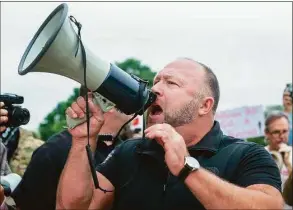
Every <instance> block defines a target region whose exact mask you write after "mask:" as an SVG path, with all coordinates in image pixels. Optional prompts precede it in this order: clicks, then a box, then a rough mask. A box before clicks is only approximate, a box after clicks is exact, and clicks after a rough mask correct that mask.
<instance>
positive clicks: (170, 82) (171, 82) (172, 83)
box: [167, 81, 177, 85]
mask: <svg viewBox="0 0 293 210" xmlns="http://www.w3.org/2000/svg"><path fill="white" fill-rule="evenodd" d="M167 83H168V84H170V85H177V83H175V82H173V81H167Z"/></svg>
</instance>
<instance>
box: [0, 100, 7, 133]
mask: <svg viewBox="0 0 293 210" xmlns="http://www.w3.org/2000/svg"><path fill="white" fill-rule="evenodd" d="M2 107H4V103H3V102H0V124H2V123H6V122H7V121H8V111H7V110H6V109H2ZM5 130H6V127H5V126H0V133H1V132H3V131H5Z"/></svg>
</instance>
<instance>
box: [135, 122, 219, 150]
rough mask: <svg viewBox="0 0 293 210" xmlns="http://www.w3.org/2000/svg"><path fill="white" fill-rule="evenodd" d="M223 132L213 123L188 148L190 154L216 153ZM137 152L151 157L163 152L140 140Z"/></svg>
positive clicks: (159, 147)
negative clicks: (203, 134) (198, 139)
mask: <svg viewBox="0 0 293 210" xmlns="http://www.w3.org/2000/svg"><path fill="white" fill-rule="evenodd" d="M222 137H223V132H222V131H221V128H220V124H219V122H217V121H214V125H213V127H212V128H211V130H210V131H209V132H208V133H207V134H206V135H205V136H204V137H203V138H202V139H201V140H200V141H199V142H198V143H197V144H195V145H193V146H190V147H188V150H189V151H190V152H193V151H203V152H205V151H206V152H212V153H217V151H218V150H219V147H220V144H221V141H222ZM137 152H138V153H142V154H148V155H152V156H153V154H154V153H157V152H159V153H161V152H163V148H162V147H161V146H160V145H159V144H157V143H156V142H154V141H152V140H142V142H141V144H140V145H138V147H137Z"/></svg>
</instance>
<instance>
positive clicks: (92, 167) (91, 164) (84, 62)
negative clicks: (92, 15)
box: [69, 16, 113, 193]
mask: <svg viewBox="0 0 293 210" xmlns="http://www.w3.org/2000/svg"><path fill="white" fill-rule="evenodd" d="M69 18H70V20H71V21H72V22H73V23H74V24H75V25H76V27H77V29H78V33H77V36H78V43H77V49H76V52H75V57H76V56H77V53H78V50H79V45H80V48H81V59H82V64H83V69H84V86H85V88H86V89H88V88H87V82H86V67H87V66H86V60H87V59H86V52H85V48H84V46H83V43H82V41H81V27H82V25H81V24H80V23H79V22H78V21H77V20H76V19H75V18H74V17H73V16H70V17H69ZM85 98H86V119H87V121H86V122H87V136H88V143H87V145H86V152H87V156H88V160H89V164H90V169H91V173H92V177H93V181H94V184H95V188H96V189H100V190H101V191H103V192H104V193H106V192H113V190H105V189H103V188H101V187H100V185H99V181H98V177H97V174H96V170H95V166H94V165H95V160H94V158H93V154H92V151H91V148H90V147H91V146H90V137H89V132H90V123H89V119H90V117H89V105H88V94H85Z"/></svg>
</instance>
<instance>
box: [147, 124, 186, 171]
mask: <svg viewBox="0 0 293 210" xmlns="http://www.w3.org/2000/svg"><path fill="white" fill-rule="evenodd" d="M145 136H146V137H147V138H149V139H155V140H156V141H157V142H158V143H159V144H160V145H162V147H163V148H164V150H165V161H166V164H167V166H168V168H169V170H170V172H171V173H172V174H173V175H174V176H178V174H179V173H180V171H181V169H182V168H183V167H184V157H185V156H188V151H187V148H186V144H185V141H184V139H183V137H182V136H181V135H180V134H179V133H177V132H176V131H175V129H174V128H173V127H172V126H171V125H169V124H155V125H152V126H150V127H149V128H147V129H146V130H145Z"/></svg>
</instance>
